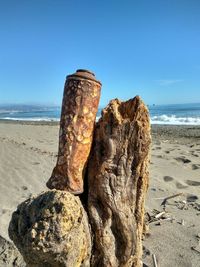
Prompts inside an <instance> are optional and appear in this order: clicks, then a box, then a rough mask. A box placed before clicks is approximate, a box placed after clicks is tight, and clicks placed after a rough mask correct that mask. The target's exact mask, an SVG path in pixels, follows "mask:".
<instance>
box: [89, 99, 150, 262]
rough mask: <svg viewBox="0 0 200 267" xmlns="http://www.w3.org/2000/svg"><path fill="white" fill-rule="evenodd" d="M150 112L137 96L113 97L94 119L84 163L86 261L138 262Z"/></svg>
mask: <svg viewBox="0 0 200 267" xmlns="http://www.w3.org/2000/svg"><path fill="white" fill-rule="evenodd" d="M150 144H151V136H150V122H149V114H148V110H147V108H146V106H145V105H144V103H143V102H142V100H141V99H140V98H139V97H138V96H136V97H135V98H133V99H131V100H129V101H127V102H121V101H120V100H118V99H115V100H112V101H111V102H110V103H109V105H108V106H107V107H106V108H105V109H104V110H103V111H102V117H101V119H100V120H99V122H98V123H97V124H96V128H95V135H94V143H93V147H92V152H91V157H90V160H89V166H88V188H89V195H88V211H89V218H90V223H91V226H92V231H93V235H94V244H93V252H92V258H91V266H101V267H103V266H106V267H117V266H134V267H139V266H141V256H142V244H141V238H142V231H143V220H144V198H145V194H146V191H147V188H148V183H149V173H148V162H149V150H150Z"/></svg>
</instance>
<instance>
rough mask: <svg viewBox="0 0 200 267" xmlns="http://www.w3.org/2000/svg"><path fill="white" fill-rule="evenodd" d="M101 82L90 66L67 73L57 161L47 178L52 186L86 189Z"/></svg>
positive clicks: (75, 189)
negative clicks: (85, 183)
mask: <svg viewBox="0 0 200 267" xmlns="http://www.w3.org/2000/svg"><path fill="white" fill-rule="evenodd" d="M100 93H101V83H100V82H99V81H97V80H96V78H95V75H94V74H93V73H92V72H90V71H87V70H82V69H80V70H77V71H76V73H74V74H72V75H69V76H67V79H66V82H65V87H64V94H63V102H62V111H61V118H60V132H59V148H58V158H57V164H56V166H55V168H54V169H53V172H52V175H51V177H50V179H49V181H48V182H47V187H49V188H50V189H54V188H55V189H59V190H65V191H69V192H71V193H73V194H80V193H82V192H83V178H84V172H85V167H86V164H87V160H88V157H89V153H90V149H91V145H92V138H93V130H94V124H95V119H96V114H97V111H98V104H99V99H100Z"/></svg>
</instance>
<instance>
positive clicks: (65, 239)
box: [9, 190, 91, 267]
mask: <svg viewBox="0 0 200 267" xmlns="http://www.w3.org/2000/svg"><path fill="white" fill-rule="evenodd" d="M88 225H89V224H88V220H87V215H86V213H85V211H84V209H83V207H82V204H81V202H80V200H79V198H78V197H76V196H74V195H72V194H70V193H68V192H63V191H57V190H52V191H47V192H43V193H41V194H40V195H38V196H37V197H33V198H30V199H28V200H26V201H25V202H23V203H21V204H20V205H19V206H18V208H17V211H15V212H14V213H13V215H12V219H11V222H10V225H9V236H10V238H11V239H12V240H13V242H14V244H15V245H16V247H17V248H18V249H19V251H20V252H21V254H22V255H23V257H24V260H25V262H26V263H27V265H28V266H30V267H36V266H37V267H42V266H43V267H44V266H45V267H64V266H67V267H69V266H73V267H78V266H89V260H90V253H91V239H90V230H89V226H88Z"/></svg>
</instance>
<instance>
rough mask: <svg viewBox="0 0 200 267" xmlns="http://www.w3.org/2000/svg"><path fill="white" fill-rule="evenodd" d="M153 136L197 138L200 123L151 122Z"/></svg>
mask: <svg viewBox="0 0 200 267" xmlns="http://www.w3.org/2000/svg"><path fill="white" fill-rule="evenodd" d="M0 124H13V125H35V126H43V125H44V126H59V125H60V122H59V121H29V120H27V121H21V120H2V119H0ZM151 134H152V138H155V137H156V138H158V137H159V138H161V139H166V138H169V139H170V140H173V141H175V138H181V139H188V138H189V139H190V141H191V138H192V139H194V140H197V139H198V138H199V139H200V125H174V124H151Z"/></svg>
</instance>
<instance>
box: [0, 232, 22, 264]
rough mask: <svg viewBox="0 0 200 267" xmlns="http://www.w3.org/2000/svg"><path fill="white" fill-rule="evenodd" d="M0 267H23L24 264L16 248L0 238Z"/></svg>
mask: <svg viewBox="0 0 200 267" xmlns="http://www.w3.org/2000/svg"><path fill="white" fill-rule="evenodd" d="M0 266H1V267H25V266H26V264H25V262H24V260H23V258H22V255H21V254H20V253H19V251H18V250H17V248H16V247H15V246H14V245H13V244H12V243H11V242H9V241H7V240H6V239H5V238H3V237H2V236H0Z"/></svg>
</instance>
